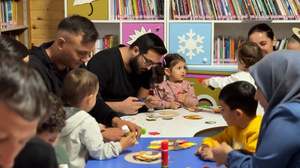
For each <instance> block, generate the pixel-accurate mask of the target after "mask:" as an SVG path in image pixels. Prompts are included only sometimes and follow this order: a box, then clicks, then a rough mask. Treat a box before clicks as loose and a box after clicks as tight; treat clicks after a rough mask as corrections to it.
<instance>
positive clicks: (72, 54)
mask: <svg viewBox="0 0 300 168" xmlns="http://www.w3.org/2000/svg"><path fill="white" fill-rule="evenodd" d="M97 38H98V32H97V30H96V28H95V25H94V24H93V23H92V22H91V21H90V20H88V19H87V18H85V17H82V16H79V15H73V16H70V17H67V18H65V19H63V20H62V21H61V22H60V23H59V25H58V28H57V33H56V39H55V41H52V42H49V43H44V44H42V45H41V46H40V47H32V49H31V50H30V54H29V64H31V65H32V66H33V67H34V68H35V69H36V70H37V71H38V72H39V73H40V74H41V76H42V78H43V79H44V82H45V84H46V86H47V88H48V90H49V91H51V92H53V93H54V94H56V95H58V96H60V97H62V91H61V87H62V83H63V80H64V77H65V75H66V74H67V73H68V72H69V71H70V70H71V69H76V68H78V67H85V66H84V63H86V62H87V60H88V58H89V57H90V54H91V52H92V51H93V50H94V47H95V41H96V39H97ZM90 114H91V115H93V117H95V119H96V120H97V121H98V122H100V123H102V124H104V125H106V126H113V127H115V128H108V129H105V131H103V132H102V135H103V137H104V139H105V140H107V141H109V140H119V139H120V138H121V137H122V136H123V135H124V133H123V131H122V130H121V127H122V126H123V125H128V127H129V128H130V130H131V131H132V132H137V136H140V135H141V127H139V126H137V125H136V124H133V123H131V122H128V121H123V120H121V119H120V118H119V117H118V115H117V114H116V113H115V112H114V111H113V110H112V109H111V108H110V107H109V106H107V105H106V103H105V102H104V101H103V100H102V98H101V97H99V98H98V99H97V102H96V105H95V107H94V108H93V109H92V111H91V112H90Z"/></svg>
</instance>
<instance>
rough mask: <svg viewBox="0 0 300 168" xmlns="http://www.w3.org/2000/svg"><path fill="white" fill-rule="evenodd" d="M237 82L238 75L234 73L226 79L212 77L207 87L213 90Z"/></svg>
mask: <svg viewBox="0 0 300 168" xmlns="http://www.w3.org/2000/svg"><path fill="white" fill-rule="evenodd" d="M238 80H239V73H234V74H231V75H230V76H228V77H212V78H210V79H209V85H211V86H212V87H215V88H223V87H224V86H226V85H228V84H230V83H233V82H235V81H238Z"/></svg>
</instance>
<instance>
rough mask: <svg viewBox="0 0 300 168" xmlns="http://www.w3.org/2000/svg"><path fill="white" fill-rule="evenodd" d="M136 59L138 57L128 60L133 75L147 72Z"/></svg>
mask: <svg viewBox="0 0 300 168" xmlns="http://www.w3.org/2000/svg"><path fill="white" fill-rule="evenodd" d="M138 58H139V56H136V57H133V58H131V59H130V60H129V66H130V68H131V69H132V72H133V73H136V74H141V73H142V72H144V71H145V70H147V68H142V66H141V65H140V64H139V61H138Z"/></svg>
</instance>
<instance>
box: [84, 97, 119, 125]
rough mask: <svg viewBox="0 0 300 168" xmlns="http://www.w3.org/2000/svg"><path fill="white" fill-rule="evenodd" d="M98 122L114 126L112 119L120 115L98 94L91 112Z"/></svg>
mask: <svg viewBox="0 0 300 168" xmlns="http://www.w3.org/2000/svg"><path fill="white" fill-rule="evenodd" d="M89 114H90V115H91V116H93V117H94V118H95V119H96V121H97V122H98V123H101V124H103V125H106V126H109V127H112V119H113V118H114V117H118V114H117V113H116V112H114V111H113V110H112V109H111V108H110V107H109V106H108V105H107V104H106V103H105V101H104V100H103V99H102V97H101V96H100V95H98V97H97V100H96V104H95V106H94V108H93V109H92V110H91V111H90V112H89Z"/></svg>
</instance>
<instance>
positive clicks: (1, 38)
mask: <svg viewBox="0 0 300 168" xmlns="http://www.w3.org/2000/svg"><path fill="white" fill-rule="evenodd" d="M0 52H1V53H3V52H5V53H6V55H7V56H10V57H15V58H17V59H23V58H25V57H26V56H27V55H29V51H28V49H27V47H26V46H25V45H24V44H22V43H21V42H19V41H18V40H16V39H13V38H11V37H9V36H8V35H5V34H1V35H0Z"/></svg>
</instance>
